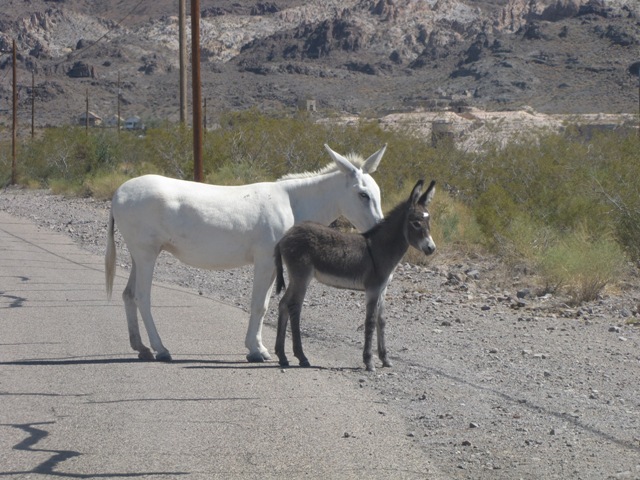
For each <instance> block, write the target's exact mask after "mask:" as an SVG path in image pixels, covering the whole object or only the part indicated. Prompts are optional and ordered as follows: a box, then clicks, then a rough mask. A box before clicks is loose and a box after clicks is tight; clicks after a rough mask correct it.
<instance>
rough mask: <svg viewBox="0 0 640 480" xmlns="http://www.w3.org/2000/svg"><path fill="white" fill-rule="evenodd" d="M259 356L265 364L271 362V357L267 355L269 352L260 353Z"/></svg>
mask: <svg viewBox="0 0 640 480" xmlns="http://www.w3.org/2000/svg"><path fill="white" fill-rule="evenodd" d="M260 355H262V359H263V360H264V361H265V362H268V361H269V360H271V355H269V352H267V351H266V350H265V351H264V352H260Z"/></svg>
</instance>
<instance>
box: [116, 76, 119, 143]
mask: <svg viewBox="0 0 640 480" xmlns="http://www.w3.org/2000/svg"><path fill="white" fill-rule="evenodd" d="M116 115H118V119H117V122H118V125H117V128H118V136H120V72H118V113H117V114H116Z"/></svg>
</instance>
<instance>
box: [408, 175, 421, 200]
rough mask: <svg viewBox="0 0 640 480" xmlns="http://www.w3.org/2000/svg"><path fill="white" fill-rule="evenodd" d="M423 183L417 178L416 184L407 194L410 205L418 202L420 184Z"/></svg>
mask: <svg viewBox="0 0 640 480" xmlns="http://www.w3.org/2000/svg"><path fill="white" fill-rule="evenodd" d="M423 185H424V180H422V179H420V180H418V183H416V186H415V187H413V190H411V195H410V196H409V200H411V205H415V204H416V203H417V202H418V198H419V197H420V192H422V186H423Z"/></svg>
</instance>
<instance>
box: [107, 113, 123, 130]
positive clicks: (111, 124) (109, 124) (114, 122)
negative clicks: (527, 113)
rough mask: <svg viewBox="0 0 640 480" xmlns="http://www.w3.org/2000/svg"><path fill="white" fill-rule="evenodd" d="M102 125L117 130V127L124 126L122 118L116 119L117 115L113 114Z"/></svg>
mask: <svg viewBox="0 0 640 480" xmlns="http://www.w3.org/2000/svg"><path fill="white" fill-rule="evenodd" d="M104 125H105V126H107V127H112V128H118V125H120V127H122V126H123V125H124V118H122V117H118V115H116V114H113V115H111V116H110V117H109V118H107V119H106V120H105V121H104Z"/></svg>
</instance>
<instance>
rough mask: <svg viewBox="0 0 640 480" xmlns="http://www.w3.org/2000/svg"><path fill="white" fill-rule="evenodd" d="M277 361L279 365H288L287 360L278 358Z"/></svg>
mask: <svg viewBox="0 0 640 480" xmlns="http://www.w3.org/2000/svg"><path fill="white" fill-rule="evenodd" d="M278 363H279V364H280V366H281V367H288V366H289V360H280V361H279V362H278Z"/></svg>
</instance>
